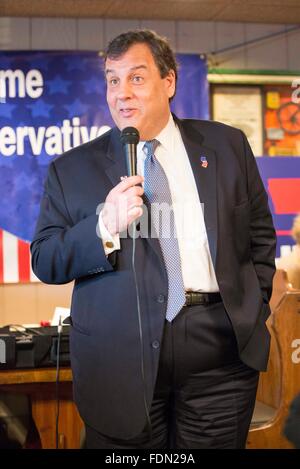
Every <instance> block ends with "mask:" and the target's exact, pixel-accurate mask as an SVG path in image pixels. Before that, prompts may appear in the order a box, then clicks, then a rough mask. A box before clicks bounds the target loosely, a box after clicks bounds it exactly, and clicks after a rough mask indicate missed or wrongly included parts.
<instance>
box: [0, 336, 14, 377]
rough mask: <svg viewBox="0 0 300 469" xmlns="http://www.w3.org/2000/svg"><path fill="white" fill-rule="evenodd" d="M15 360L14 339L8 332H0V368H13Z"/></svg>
mask: <svg viewBox="0 0 300 469" xmlns="http://www.w3.org/2000/svg"><path fill="white" fill-rule="evenodd" d="M15 362H16V339H15V337H13V336H11V335H9V334H0V369H1V370H4V369H9V368H14V367H15Z"/></svg>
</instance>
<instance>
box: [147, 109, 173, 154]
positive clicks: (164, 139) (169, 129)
mask: <svg viewBox="0 0 300 469" xmlns="http://www.w3.org/2000/svg"><path fill="white" fill-rule="evenodd" d="M175 129H176V125H175V122H174V119H173V116H172V114H171V113H170V117H169V120H168V123H167V125H166V126H165V127H164V128H163V129H162V130H161V131H160V132H159V134H157V135H156V137H155V139H156V140H158V141H159V143H160V144H161V146H163V147H164V148H165V149H170V148H171V149H172V144H173V140H174V131H175ZM144 144H145V141H140V142H139V144H138V151H139V150H142V148H143V146H144Z"/></svg>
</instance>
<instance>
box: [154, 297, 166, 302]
mask: <svg viewBox="0 0 300 469" xmlns="http://www.w3.org/2000/svg"><path fill="white" fill-rule="evenodd" d="M156 299H157V303H164V302H165V295H158V297H157V298H156Z"/></svg>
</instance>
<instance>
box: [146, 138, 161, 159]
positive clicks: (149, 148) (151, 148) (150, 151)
mask: <svg viewBox="0 0 300 469" xmlns="http://www.w3.org/2000/svg"><path fill="white" fill-rule="evenodd" d="M158 145H159V141H158V140H156V139H155V138H154V139H153V140H148V141H147V142H145V144H144V147H143V148H144V149H145V150H146V154H147V156H153V155H154V153H155V150H156V148H157V147H158Z"/></svg>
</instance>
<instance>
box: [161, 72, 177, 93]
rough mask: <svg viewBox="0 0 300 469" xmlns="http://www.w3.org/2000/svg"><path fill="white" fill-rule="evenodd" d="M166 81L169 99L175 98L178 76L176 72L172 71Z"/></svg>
mask: <svg viewBox="0 0 300 469" xmlns="http://www.w3.org/2000/svg"><path fill="white" fill-rule="evenodd" d="M164 80H165V84H166V91H167V93H168V97H169V99H171V98H172V97H173V96H174V94H175V89H176V76H175V72H174V70H170V71H169V73H168V75H167V76H166V77H165V78H164Z"/></svg>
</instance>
